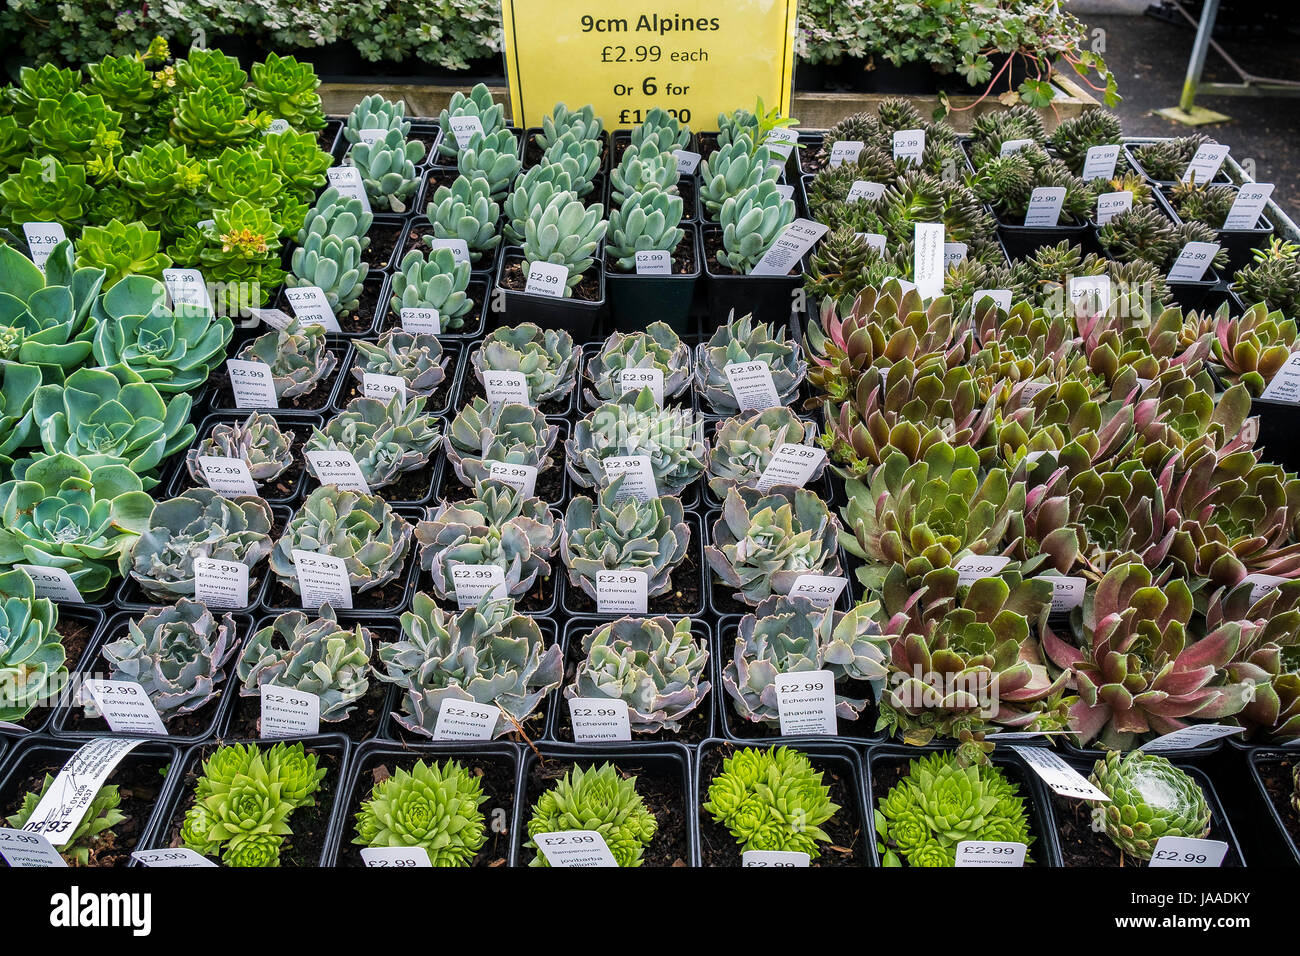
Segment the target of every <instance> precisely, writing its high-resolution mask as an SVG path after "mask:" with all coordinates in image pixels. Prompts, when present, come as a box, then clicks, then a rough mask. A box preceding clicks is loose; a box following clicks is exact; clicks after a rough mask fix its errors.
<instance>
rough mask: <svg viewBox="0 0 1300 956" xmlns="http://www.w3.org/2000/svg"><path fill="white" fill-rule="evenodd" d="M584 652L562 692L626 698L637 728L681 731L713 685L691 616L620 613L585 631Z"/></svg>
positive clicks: (705, 650)
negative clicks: (707, 678) (708, 675)
mask: <svg viewBox="0 0 1300 956" xmlns="http://www.w3.org/2000/svg"><path fill="white" fill-rule="evenodd" d="M582 653H583V654H585V655H586V656H585V657H584V658H583V659H582V660H581V661H580V662H579V663H578V669H577V672H576V673H575V674H574V677H573V682H572V683H571V684H569V685H567V686H566V687H565V688H564V696H565V697H566V698H570V699H571V698H574V697H594V698H597V699H604V700H621V701H624V702H625V703H626V704H627V710H628V717H629V720H630V723H631V726H632V730H633V732H635V733H639V734H654V733H658V732H660V731H669V732H671V733H676V732H677V731H679V730H681V729H682V722H683V721H684V720H686V719H688V718H689V717H690V716H691V714H692V713H693V712H694V711H695V709H696V708H697V707H699V706H700V704H701V703H702V702H703V701H704V698H705V696H706V695H707V694H708V693H709V688H710V687H711V686H712V685H711V684H710V683H709V682H708V681H707V680H703V679H702V678H703V677H704V676H705V673H704V670H705V668H706V667H707V666H708V662H709V651H708V648H707V647H706V646H705V642H704V640H703V638H697V637H695V636H694V635H693V634H692V633H691V619H690V618H689V617H684V618H680V619H679V620H678V621H677V622H676V623H675V624H674V623H673V621H671V620H670V619H669V618H666V617H621V618H619V619H618V620H617V621H611V622H609V623H608V624H602V625H601V626H600V627H598V628H595V629H594V630H592V631H590V632H588V633H586V634H584V635H583V636H582Z"/></svg>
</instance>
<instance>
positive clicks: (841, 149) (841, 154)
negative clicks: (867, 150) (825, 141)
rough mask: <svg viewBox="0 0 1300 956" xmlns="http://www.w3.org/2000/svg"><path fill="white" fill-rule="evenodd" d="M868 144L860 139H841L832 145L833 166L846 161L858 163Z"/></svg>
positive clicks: (841, 164)
mask: <svg viewBox="0 0 1300 956" xmlns="http://www.w3.org/2000/svg"><path fill="white" fill-rule="evenodd" d="M866 145H867V144H866V143H864V142H862V140H859V139H841V140H838V141H837V142H835V143H833V144H832V145H831V156H830V164H831V168H834V167H836V166H843V165H844V164H845V163H856V162H857V161H858V156H859V155H861V153H862V150H863V148H864V147H865V146H866Z"/></svg>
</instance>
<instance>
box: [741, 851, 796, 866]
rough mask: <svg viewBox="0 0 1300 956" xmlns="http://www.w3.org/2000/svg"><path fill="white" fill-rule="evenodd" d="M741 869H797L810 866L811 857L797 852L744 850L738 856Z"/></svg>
mask: <svg viewBox="0 0 1300 956" xmlns="http://www.w3.org/2000/svg"><path fill="white" fill-rule="evenodd" d="M740 865H741V866H743V867H782V868H788V869H797V868H800V867H805V866H811V865H812V857H810V856H809V855H808V854H807V853H800V852H798V851H797V850H746V851H745V852H744V853H742V854H740Z"/></svg>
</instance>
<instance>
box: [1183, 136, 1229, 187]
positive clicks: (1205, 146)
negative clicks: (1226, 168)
mask: <svg viewBox="0 0 1300 956" xmlns="http://www.w3.org/2000/svg"><path fill="white" fill-rule="evenodd" d="M1231 148H1232V147H1230V146H1227V145H1225V144H1223V143H1202V144H1201V145H1200V147H1199V148H1198V149H1197V150H1196V155H1195V156H1193V157H1192V161H1191V162H1190V163H1188V164H1187V169H1185V170H1183V175H1182V177H1181V179H1182V181H1183V182H1185V183H1186V182H1190V181H1191V180H1192V179H1195V180H1196V182H1197V183H1199V184H1200V185H1202V186H1203V185H1205V184H1206V183H1208V182H1210V181H1211V180H1212V179H1214V177H1215V176H1217V175H1218V174H1219V167H1220V166H1222V165H1223V161H1224V160H1225V159H1227V158H1228V151H1229V150H1230V149H1231Z"/></svg>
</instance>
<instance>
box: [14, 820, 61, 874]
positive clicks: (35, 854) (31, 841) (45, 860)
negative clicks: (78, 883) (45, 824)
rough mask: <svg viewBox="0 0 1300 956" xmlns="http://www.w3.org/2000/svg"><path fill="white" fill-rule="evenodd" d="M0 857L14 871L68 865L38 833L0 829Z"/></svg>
mask: <svg viewBox="0 0 1300 956" xmlns="http://www.w3.org/2000/svg"><path fill="white" fill-rule="evenodd" d="M0 856H2V857H4V858H5V862H6V863H8V864H9V865H10V866H11V867H13V868H14V869H31V868H35V867H49V866H56V867H57V866H63V867H66V866H67V865H68V863H67V861H66V860H65V859H63V857H61V856H59V851H58V850H56V849H55V848H54V845H53V844H52V843H50V841H49V840H47V839H45V837H43V836H41V835H40V834H39V833H24V832H23V831H22V830H10V829H9V828H7V827H5V828H0Z"/></svg>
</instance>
